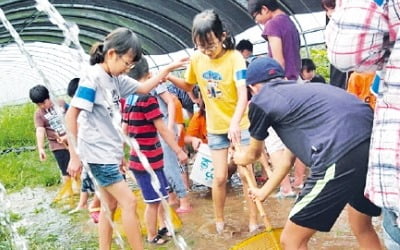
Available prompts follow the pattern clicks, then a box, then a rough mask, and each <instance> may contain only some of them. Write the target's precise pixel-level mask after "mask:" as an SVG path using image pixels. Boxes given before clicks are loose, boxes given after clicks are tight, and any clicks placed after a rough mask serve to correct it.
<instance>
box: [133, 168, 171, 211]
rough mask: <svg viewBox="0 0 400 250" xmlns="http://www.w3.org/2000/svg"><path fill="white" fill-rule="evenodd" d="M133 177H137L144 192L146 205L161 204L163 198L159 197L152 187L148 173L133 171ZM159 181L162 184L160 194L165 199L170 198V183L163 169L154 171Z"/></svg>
mask: <svg viewBox="0 0 400 250" xmlns="http://www.w3.org/2000/svg"><path fill="white" fill-rule="evenodd" d="M131 171H132V173H133V175H135V179H136V182H137V184H138V185H139V187H140V189H141V190H142V195H143V200H144V202H146V203H156V202H160V201H161V198H160V196H158V194H157V193H156V191H155V190H154V188H153V186H152V185H151V179H150V174H149V173H147V172H146V171H143V172H142V171H134V170H131ZM154 173H155V174H156V176H157V178H158V181H159V182H160V192H161V194H162V198H163V199H167V198H168V189H169V185H168V181H167V178H166V177H165V174H164V171H163V169H162V168H161V169H156V170H154Z"/></svg>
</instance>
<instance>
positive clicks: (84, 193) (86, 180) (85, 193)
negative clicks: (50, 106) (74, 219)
mask: <svg viewBox="0 0 400 250" xmlns="http://www.w3.org/2000/svg"><path fill="white" fill-rule="evenodd" d="M79 80H80V79H79V78H73V79H72V80H71V81H69V83H68V86H67V94H68V96H69V97H71V98H72V97H73V96H74V95H75V92H76V89H77V88H78V85H79ZM89 192H90V193H94V192H95V188H94V184H93V181H92V179H91V178H90V176H89V174H88V172H87V171H86V170H85V169H83V170H82V174H81V194H80V196H79V203H78V206H77V207H76V208H75V209H73V210H72V211H70V212H69V214H73V213H75V212H77V211H79V210H81V209H85V208H87V207H88V205H87V203H88V199H89ZM88 210H89V214H90V217H91V218H92V220H93V222H94V223H98V222H99V216H100V200H99V198H98V197H97V195H96V194H95V195H94V197H93V201H92V202H91V203H90V205H89V207H88Z"/></svg>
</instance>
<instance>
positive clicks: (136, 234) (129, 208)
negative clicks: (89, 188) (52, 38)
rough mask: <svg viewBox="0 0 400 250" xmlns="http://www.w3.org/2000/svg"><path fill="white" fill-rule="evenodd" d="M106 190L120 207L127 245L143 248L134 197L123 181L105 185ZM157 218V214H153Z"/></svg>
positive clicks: (139, 249) (136, 248)
mask: <svg viewBox="0 0 400 250" xmlns="http://www.w3.org/2000/svg"><path fill="white" fill-rule="evenodd" d="M106 189H107V191H108V192H109V193H110V194H111V195H112V196H113V197H115V199H116V200H117V201H118V204H119V206H120V207H121V212H122V225H123V227H124V230H125V233H126V237H127V239H128V242H129V245H130V246H131V248H134V249H135V250H141V249H143V242H142V237H141V233H140V228H139V220H138V218H137V216H136V198H135V196H134V195H133V194H132V192H131V190H130V189H129V187H128V184H127V183H126V182H125V181H120V182H118V183H115V184H112V185H110V186H108V187H106ZM155 217H156V218H157V216H155Z"/></svg>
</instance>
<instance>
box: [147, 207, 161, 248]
mask: <svg viewBox="0 0 400 250" xmlns="http://www.w3.org/2000/svg"><path fill="white" fill-rule="evenodd" d="M159 206H160V203H151V204H147V205H146V210H145V218H146V227H147V240H148V241H152V240H153V239H154V238H155V237H156V236H157V216H158V207H159Z"/></svg>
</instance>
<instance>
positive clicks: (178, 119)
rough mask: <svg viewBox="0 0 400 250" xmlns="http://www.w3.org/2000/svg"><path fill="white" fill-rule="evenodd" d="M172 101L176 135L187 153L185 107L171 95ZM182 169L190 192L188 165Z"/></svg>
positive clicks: (184, 181)
mask: <svg viewBox="0 0 400 250" xmlns="http://www.w3.org/2000/svg"><path fill="white" fill-rule="evenodd" d="M171 96H172V99H173V100H174V103H175V125H176V134H177V140H178V145H179V147H181V148H182V150H184V151H185V152H187V151H186V150H185V133H186V132H185V120H184V117H183V107H182V103H181V102H180V101H179V99H178V97H176V96H175V95H171ZM179 167H180V169H181V177H182V180H183V184H184V185H185V187H186V189H187V190H189V175H188V166H187V165H186V164H179Z"/></svg>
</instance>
